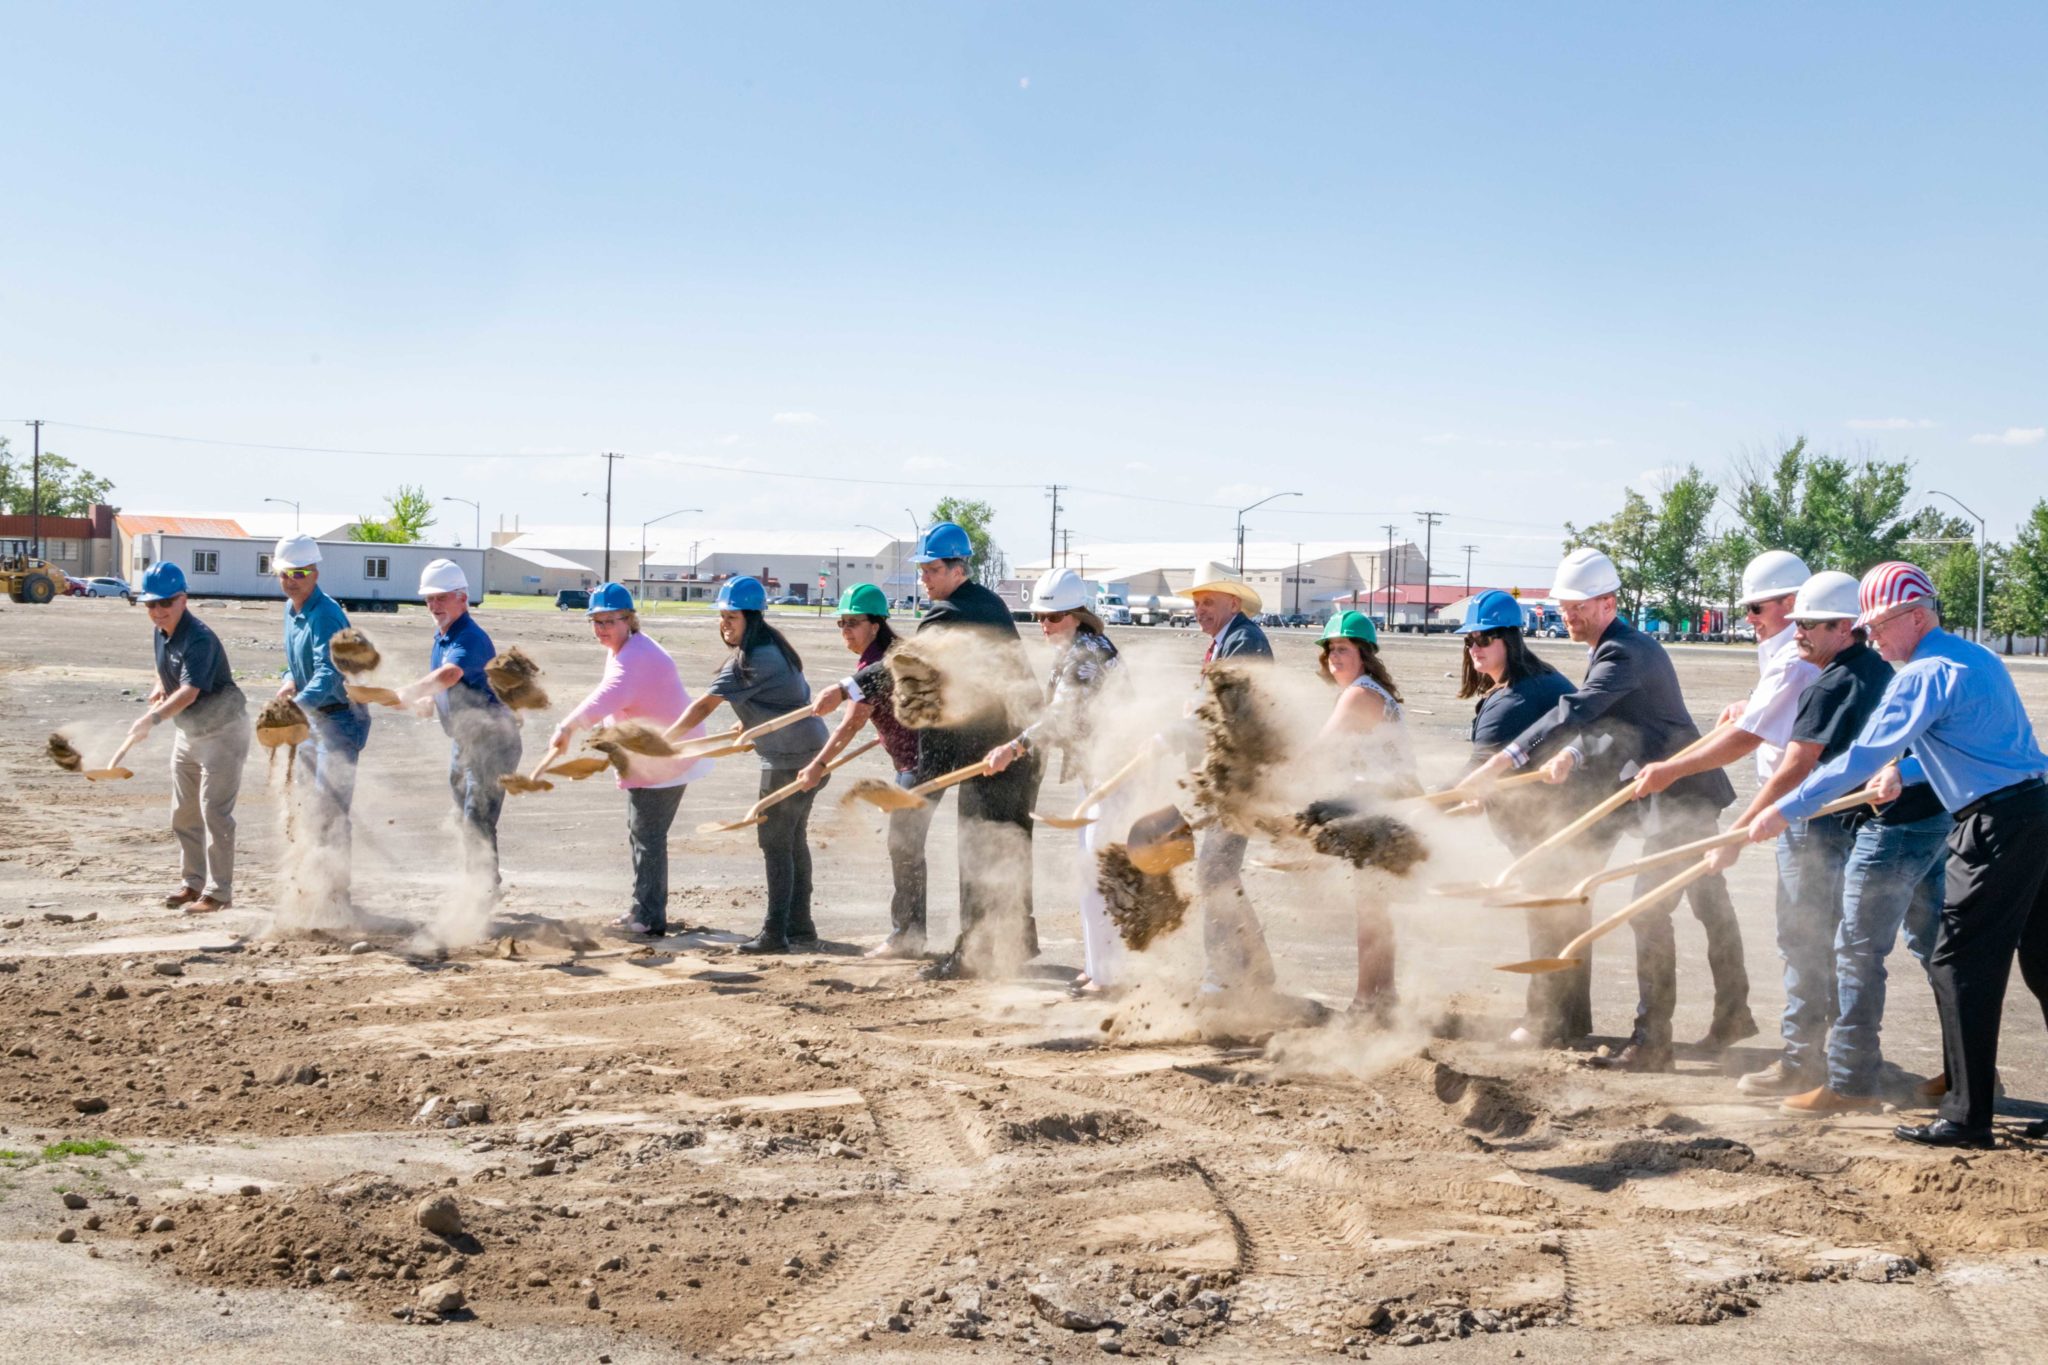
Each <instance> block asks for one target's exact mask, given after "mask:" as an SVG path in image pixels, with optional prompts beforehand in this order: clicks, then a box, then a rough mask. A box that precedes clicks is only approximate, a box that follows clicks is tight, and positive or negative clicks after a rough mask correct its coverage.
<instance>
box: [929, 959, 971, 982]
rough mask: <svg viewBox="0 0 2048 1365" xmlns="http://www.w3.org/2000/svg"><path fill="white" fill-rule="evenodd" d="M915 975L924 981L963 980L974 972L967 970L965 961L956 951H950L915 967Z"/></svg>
mask: <svg viewBox="0 0 2048 1365" xmlns="http://www.w3.org/2000/svg"><path fill="white" fill-rule="evenodd" d="M917 975H918V977H919V979H921V980H924V981H965V980H967V979H968V978H969V977H971V976H973V975H974V973H973V972H971V971H969V970H967V963H966V961H965V960H963V959H962V958H961V956H960V954H959V953H958V952H951V953H947V954H946V955H945V956H944V957H942V958H938V959H936V960H935V961H931V962H927V963H925V964H924V966H922V967H920V968H918V969H917Z"/></svg>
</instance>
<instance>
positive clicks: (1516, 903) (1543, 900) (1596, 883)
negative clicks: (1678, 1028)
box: [1487, 791, 1870, 910]
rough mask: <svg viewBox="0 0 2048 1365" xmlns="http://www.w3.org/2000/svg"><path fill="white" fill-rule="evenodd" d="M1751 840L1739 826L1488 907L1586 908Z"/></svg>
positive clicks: (1829, 807) (1842, 805) (1835, 806)
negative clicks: (1604, 890) (1598, 895)
mask: <svg viewBox="0 0 2048 1365" xmlns="http://www.w3.org/2000/svg"><path fill="white" fill-rule="evenodd" d="M1869 799H1870V798H1869V797H1868V796H1867V795H1865V794H1864V793H1863V792H1861V791H1857V792H1853V793H1851V794H1850V795H1848V796H1843V797H1838V798H1836V799H1835V800H1833V801H1830V802H1828V803H1827V804H1826V805H1825V806H1822V807H1821V808H1820V809H1819V810H1817V811H1815V812H1814V815H1815V816H1816V817H1818V816H1822V815H1840V814H1841V813H1842V812H1843V811H1845V810H1854V809H1855V808H1856V807H1858V806H1860V805H1863V804H1864V803H1865V802H1867V801H1868V800H1869ZM1748 837H1749V826H1748V825H1737V826H1736V827H1735V828H1734V829H1731V830H1729V831H1727V832H1726V833H1725V834H1716V835H1712V836H1710V837H1708V838H1705V839H1695V840H1693V841H1692V842H1691V843H1689V844H1679V845H1678V846H1677V847H1675V848H1667V849H1665V850H1664V851H1663V852H1662V853H1652V854H1651V855H1650V856H1649V857H1647V858H1638V859H1636V860H1635V861H1634V862H1632V863H1623V864H1622V865H1621V866H1620V867H1610V868H1608V869H1607V870H1606V871H1604V872H1595V873H1593V874H1592V875H1591V876H1587V877H1581V878H1580V879H1579V880H1578V881H1577V882H1575V883H1573V885H1572V886H1571V888H1570V889H1569V890H1566V891H1561V892H1559V893H1557V894H1556V895H1553V896H1545V895H1540V894H1536V895H1516V894H1513V893H1508V894H1504V895H1501V896H1498V897H1494V898H1490V899H1488V901H1487V904H1488V905H1497V906H1500V907H1501V908H1502V909H1505V910H1549V909H1552V908H1554V907H1557V906H1561V905H1584V904H1586V903H1587V902H1588V901H1590V900H1592V899H1593V892H1594V890H1595V889H1597V888H1599V887H1602V886H1605V885H1607V883H1609V882H1618V881H1623V880H1625V879H1627V878H1629V877H1633V876H1634V875H1635V874H1636V873H1638V872H1646V871H1648V870H1649V869H1651V868H1653V867H1662V866H1663V865H1664V864H1665V863H1676V862H1683V861H1684V860H1685V859H1687V858H1691V857H1695V856H1697V855H1698V854H1701V853H1706V852H1708V851H1710V850H1712V849H1717V848H1726V847H1728V846H1729V845H1730V844H1739V843H1741V842H1742V841H1743V840H1744V839H1747V838H1748Z"/></svg>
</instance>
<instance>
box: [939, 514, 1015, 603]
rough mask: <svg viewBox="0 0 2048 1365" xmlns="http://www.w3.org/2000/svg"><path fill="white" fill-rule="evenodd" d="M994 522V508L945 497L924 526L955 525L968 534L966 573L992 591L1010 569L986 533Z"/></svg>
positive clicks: (1001, 553)
mask: <svg viewBox="0 0 2048 1365" xmlns="http://www.w3.org/2000/svg"><path fill="white" fill-rule="evenodd" d="M995 519H996V509H995V508H993V507H991V506H989V505H988V504H987V503H986V502H983V501H981V500H980V499H979V498H955V497H944V498H940V499H939V500H938V502H937V503H936V504H934V505H933V507H932V514H931V519H930V521H928V522H927V523H926V524H927V525H930V524H932V523H935V522H941V521H950V522H955V523H957V524H958V525H959V527H960V529H961V530H963V531H965V532H967V543H968V544H969V545H970V546H972V547H973V549H974V557H973V559H972V560H970V561H969V563H968V572H969V573H970V574H972V575H973V577H974V581H975V582H977V583H979V584H981V585H982V586H983V587H985V588H993V587H995V586H996V585H997V584H998V583H1000V582H1002V581H1003V575H1004V574H1005V573H1006V572H1007V571H1008V568H1009V565H1008V563H1007V562H1006V561H1005V560H1004V558H1003V552H1002V551H1001V550H1000V549H998V548H996V543H995V540H994V538H993V537H992V536H991V535H990V534H989V525H990V524H991V523H992V522H994V521H995Z"/></svg>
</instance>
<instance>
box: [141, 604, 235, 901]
mask: <svg viewBox="0 0 2048 1365" xmlns="http://www.w3.org/2000/svg"><path fill="white" fill-rule="evenodd" d="M136 600H137V601H139V602H141V603H142V605H143V607H144V608H145V609H146V610H147V611H148V612H149V620H150V624H151V625H153V626H155V627H156V632H155V634H156V687H155V688H153V689H152V690H151V691H150V694H149V710H147V711H145V712H143V713H142V716H141V717H140V718H139V719H138V720H137V721H136V722H135V724H134V725H133V726H132V727H130V729H129V731H128V735H129V738H130V739H134V740H140V739H141V738H142V737H143V736H145V735H147V734H148V733H149V732H150V731H151V730H152V729H154V728H155V727H156V725H157V723H158V722H160V721H165V720H168V721H170V722H171V724H173V725H175V726H176V727H177V729H178V736H177V739H176V740H175V741H174V742H173V744H172V747H171V832H172V833H173V834H175V835H177V836H178V854H179V860H180V864H181V866H180V873H181V883H182V884H181V885H180V886H179V888H178V889H177V890H176V891H174V892H172V893H171V894H170V895H168V896H166V897H165V898H164V907H165V908H166V909H170V910H182V911H184V912H185V913H186V914H188V915H197V914H205V913H207V912H208V911H213V910H220V909H224V908H226V907H227V905H228V904H229V903H230V902H232V901H233V900H234V898H235V797H236V796H237V795H239V794H240V792H241V790H242V761H243V760H244V759H246V758H247V757H248V756H249V734H250V732H249V726H248V723H247V716H248V706H247V704H246V702H245V701H244V700H243V697H242V689H241V688H239V687H237V686H235V675H234V671H233V670H232V669H230V668H229V667H228V656H227V652H226V651H225V650H223V649H222V648H221V647H220V637H219V636H218V635H215V634H214V633H213V631H212V629H211V628H210V627H209V626H208V625H207V624H206V623H205V622H204V621H202V620H200V619H199V618H198V617H197V616H196V615H194V614H193V613H192V610H191V608H190V599H189V598H187V597H186V595H185V572H184V570H182V569H180V568H179V567H178V566H177V565H175V564H155V565H152V566H151V567H150V570H149V572H148V573H146V574H144V575H143V576H142V593H141V595H140V596H139V597H138V598H137V599H136Z"/></svg>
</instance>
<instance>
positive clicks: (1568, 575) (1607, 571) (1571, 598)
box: [1550, 545, 1621, 602]
mask: <svg viewBox="0 0 2048 1365" xmlns="http://www.w3.org/2000/svg"><path fill="white" fill-rule="evenodd" d="M1620 591H1621V573H1620V571H1619V570H1617V569H1616V568H1615V567H1614V561H1613V560H1611V559H1609V558H1608V557H1607V556H1606V555H1604V554H1601V553H1600V552H1599V551H1598V550H1596V549H1594V548H1593V547H1592V546H1590V545H1581V546H1580V547H1579V548H1578V549H1576V550H1573V551H1572V552H1571V553H1570V554H1568V555H1566V556H1565V557H1564V562H1563V563H1561V564H1559V565H1558V566H1557V578H1556V580H1555V581H1554V582H1552V584H1551V586H1550V595H1551V596H1552V597H1554V598H1556V599H1557V600H1558V601H1560V602H1583V601H1585V600H1586V599H1588V598H1591V597H1605V596H1606V595H1607V594H1608V593H1611V592H1620Z"/></svg>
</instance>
